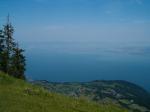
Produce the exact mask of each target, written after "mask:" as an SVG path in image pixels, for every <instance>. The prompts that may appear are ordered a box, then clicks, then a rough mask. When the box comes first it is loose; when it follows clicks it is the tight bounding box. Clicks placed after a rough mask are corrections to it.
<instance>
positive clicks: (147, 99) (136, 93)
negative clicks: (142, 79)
mask: <svg viewBox="0 0 150 112" xmlns="http://www.w3.org/2000/svg"><path fill="white" fill-rule="evenodd" d="M33 83H34V84H38V85H42V86H44V87H45V88H46V89H48V90H49V91H51V92H56V93H62V94H65V95H70V96H74V97H80V96H84V97H87V98H88V99H91V100H94V101H97V102H99V103H105V104H108V103H110V102H111V103H114V104H119V105H120V106H122V107H124V108H127V109H130V110H132V111H134V112H150V94H149V93H148V92H147V91H146V90H144V89H143V88H141V87H139V86H137V85H135V84H133V83H130V82H127V81H119V80H117V81H99V80H97V81H92V82H77V83H69V82H66V83H53V82H47V81H34V82H33Z"/></svg>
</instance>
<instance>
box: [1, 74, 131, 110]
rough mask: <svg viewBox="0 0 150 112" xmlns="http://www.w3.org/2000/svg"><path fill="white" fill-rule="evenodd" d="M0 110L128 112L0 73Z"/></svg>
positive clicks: (114, 106)
mask: <svg viewBox="0 0 150 112" xmlns="http://www.w3.org/2000/svg"><path fill="white" fill-rule="evenodd" d="M0 112H128V111H127V110H125V109H122V108H120V107H118V106H117V105H113V104H107V105H104V104H97V103H95V102H90V101H88V100H86V99H84V98H80V99H75V98H71V97H67V96H63V95H60V94H55V93H49V92H48V91H46V90H44V89H43V88H41V87H37V86H33V85H31V84H28V83H27V82H25V81H22V80H19V79H15V78H13V77H10V76H8V75H6V74H3V73H0Z"/></svg>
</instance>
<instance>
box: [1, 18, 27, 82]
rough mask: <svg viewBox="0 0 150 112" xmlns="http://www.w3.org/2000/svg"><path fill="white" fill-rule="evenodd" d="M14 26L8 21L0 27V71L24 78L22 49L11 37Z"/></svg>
mask: <svg viewBox="0 0 150 112" xmlns="http://www.w3.org/2000/svg"><path fill="white" fill-rule="evenodd" d="M13 33H14V28H13V26H12V25H11V23H10V22H9V17H8V20H7V23H6V24H5V25H3V27H2V29H0V71H2V72H4V73H7V74H8V75H11V76H13V77H16V78H19V79H25V75H24V72H25V65H26V63H25V62H26V60H25V56H24V54H23V53H24V50H23V49H21V48H20V47H19V44H18V43H17V42H15V40H14V38H13Z"/></svg>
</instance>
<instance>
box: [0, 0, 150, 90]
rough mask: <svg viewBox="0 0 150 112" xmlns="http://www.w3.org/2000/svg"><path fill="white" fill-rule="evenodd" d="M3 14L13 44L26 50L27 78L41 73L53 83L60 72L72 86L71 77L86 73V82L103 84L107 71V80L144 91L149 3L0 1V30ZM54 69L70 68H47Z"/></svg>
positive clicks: (147, 68)
mask: <svg viewBox="0 0 150 112" xmlns="http://www.w3.org/2000/svg"><path fill="white" fill-rule="evenodd" d="M8 14H9V15H10V20H11V23H12V25H13V26H14V28H15V33H14V37H15V40H16V41H18V42H19V43H20V45H21V46H22V47H23V48H24V49H25V50H26V55H27V59H28V62H27V74H30V75H28V76H29V77H31V76H33V77H32V78H35V79H38V77H37V75H35V74H39V76H40V78H41V76H42V77H44V78H46V75H45V76H44V75H43V71H47V73H45V74H54V75H55V76H50V78H51V79H53V80H54V81H55V80H57V79H56V78H54V77H56V76H58V77H59V74H60V73H59V72H57V71H59V70H60V71H61V74H71V73H72V74H73V75H72V76H71V77H72V78H74V79H76V80H77V79H78V78H75V74H78V73H79V72H81V74H83V73H84V74H86V73H87V71H86V70H90V69H91V71H88V73H87V74H89V76H87V77H90V78H91V80H93V79H92V78H93V77H92V75H90V74H92V72H93V71H95V77H96V78H99V79H103V78H104V77H105V75H106V76H107V75H108V71H109V70H110V71H111V73H112V77H115V78H116V77H119V78H118V79H125V80H126V79H127V80H129V81H133V82H136V83H139V84H141V85H143V86H145V87H146V88H148V89H149V90H150V88H149V87H148V84H149V80H150V75H149V74H150V66H149V65H150V58H149V57H150V44H149V43H150V0H0V27H2V25H3V24H5V23H6V17H7V15H8ZM41 57H43V58H44V59H45V61H41V60H40V59H41ZM62 57H63V58H62ZM84 59H85V60H84ZM58 60H59V61H58ZM68 60H69V61H70V62H69V61H68ZM74 60H76V61H74ZM89 60H90V61H89ZM98 60H100V62H102V63H103V64H104V65H105V67H103V66H102V64H99V62H98ZM83 61H85V63H84V62H83ZM86 61H89V62H90V64H91V65H89V64H88V63H86ZM44 62H45V63H44ZM67 62H68V63H67ZM63 63H67V65H65V64H63ZM92 63H93V64H92ZM97 63H98V64H97ZM40 64H41V65H40ZM42 64H43V66H42ZM37 65H39V66H37ZM44 65H45V66H44ZM59 65H62V66H64V67H65V66H66V67H70V66H71V67H72V68H70V71H67V69H66V68H64V67H62V68H61V67H60V68H53V69H48V68H47V66H50V67H53V66H55V67H56V66H59ZM84 66H87V67H84ZM73 67H74V68H73ZM99 67H100V68H101V69H103V70H102V71H101V74H103V75H102V76H100V75H98V74H100V72H99V69H100V68H99ZM118 67H119V68H120V70H119V71H118ZM75 68H77V69H75ZM37 69H38V70H37ZM81 69H83V71H82V70H81ZM50 70H51V71H50ZM77 71H79V72H77ZM73 72H74V73H73ZM111 73H109V75H108V76H110V74H111ZM142 73H143V74H142ZM79 74H80V73H79ZM114 74H119V75H114ZM121 74H122V75H121ZM132 74H137V75H132ZM140 74H141V75H140ZM81 76H82V75H81ZM83 76H84V78H85V75H83ZM52 77H53V78H52ZM58 77H57V78H58ZM66 77H68V75H67V76H66ZM79 77H80V76H79ZM121 77H122V78H121ZM128 77H129V78H128ZM135 77H136V78H137V79H136V78H135ZM96 78H95V79H96ZM61 79H62V80H65V75H64V76H63V75H62V77H61ZM61 79H58V80H57V81H59V80H61ZM104 79H105V78H104ZM106 79H108V78H106ZM110 79H112V78H110ZM113 79H114V78H113ZM62 80H61V81H62ZM76 80H75V81H76ZM87 80H89V79H87ZM65 81H66V80H65ZM67 81H68V80H67ZM81 81H82V77H81Z"/></svg>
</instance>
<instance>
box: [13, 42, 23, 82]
mask: <svg viewBox="0 0 150 112" xmlns="http://www.w3.org/2000/svg"><path fill="white" fill-rule="evenodd" d="M23 52H24V50H23V49H20V48H19V44H18V43H17V44H16V47H15V48H14V49H13V54H12V57H11V62H12V67H11V72H12V73H11V74H12V75H13V76H14V77H16V78H20V79H25V76H24V71H25V65H26V63H25V56H24V55H23Z"/></svg>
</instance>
